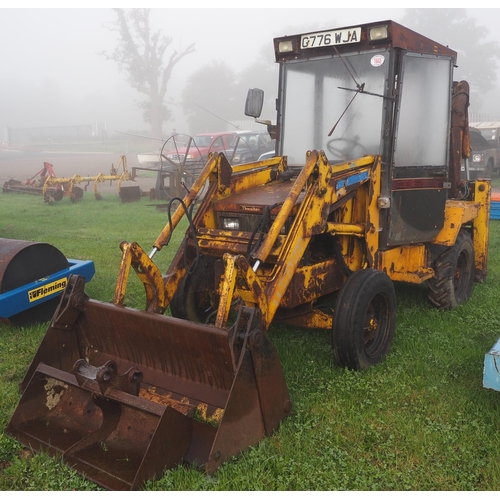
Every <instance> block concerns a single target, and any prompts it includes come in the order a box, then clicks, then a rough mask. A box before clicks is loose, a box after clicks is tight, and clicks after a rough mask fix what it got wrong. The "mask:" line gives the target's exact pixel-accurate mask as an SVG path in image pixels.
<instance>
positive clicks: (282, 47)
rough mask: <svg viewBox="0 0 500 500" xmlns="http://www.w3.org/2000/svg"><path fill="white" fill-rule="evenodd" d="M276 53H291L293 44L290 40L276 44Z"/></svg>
mask: <svg viewBox="0 0 500 500" xmlns="http://www.w3.org/2000/svg"><path fill="white" fill-rule="evenodd" d="M278 52H280V53H283V52H293V42H292V40H284V41H281V42H280V43H279V44H278Z"/></svg>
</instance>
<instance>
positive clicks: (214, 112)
mask: <svg viewBox="0 0 500 500" xmlns="http://www.w3.org/2000/svg"><path fill="white" fill-rule="evenodd" d="M238 104H239V105H240V109H241V112H240V114H241V115H243V106H244V103H237V102H236V74H235V72H234V71H233V70H232V69H231V68H230V67H229V66H228V65H227V64H226V63H225V62H221V61H212V62H211V63H210V64H207V65H205V66H202V67H201V68H200V69H199V70H198V71H196V72H195V73H193V74H192V75H191V76H190V77H189V78H188V81H187V84H186V87H185V88H184V90H183V91H182V107H183V109H184V114H185V116H186V119H187V122H188V124H189V130H190V131H191V132H192V133H193V134H196V133H200V132H214V131H219V130H226V128H227V124H228V122H231V119H233V120H234V119H235V118H234V117H235V116H238V115H235V109H236V107H237V106H238Z"/></svg>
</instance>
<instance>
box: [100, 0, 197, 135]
mask: <svg viewBox="0 0 500 500" xmlns="http://www.w3.org/2000/svg"><path fill="white" fill-rule="evenodd" d="M113 10H114V11H115V13H116V15H117V18H118V19H117V21H116V22H115V23H113V26H114V28H109V29H110V30H112V31H117V32H118V34H119V37H120V39H119V43H118V46H117V47H116V48H115V50H114V51H113V53H112V54H111V55H108V54H107V53H106V52H104V51H103V52H101V55H103V56H104V57H106V59H108V60H112V61H115V62H116V63H117V64H118V68H119V70H120V71H122V72H123V73H124V74H125V75H126V80H127V82H128V83H129V84H130V86H131V87H133V88H135V89H136V90H137V91H139V92H140V93H142V94H145V95H146V96H147V97H148V99H147V100H144V101H142V102H140V103H139V105H140V106H141V108H142V109H143V118H144V121H145V122H146V123H149V124H150V125H151V133H152V136H153V137H158V138H160V137H162V125H163V122H164V121H166V120H167V119H168V117H169V115H170V112H169V110H168V108H167V107H166V105H165V102H164V98H165V94H166V92H167V84H168V82H169V80H170V77H171V76H172V71H173V69H174V67H175V65H176V64H177V63H178V62H179V61H180V60H181V59H182V58H184V57H185V56H187V55H188V54H190V53H192V52H194V50H195V49H194V44H191V45H189V46H188V47H187V48H186V49H184V50H183V51H181V52H177V51H176V50H174V51H173V52H172V53H171V54H170V56H169V57H168V61H167V62H166V64H165V63H164V57H165V52H166V50H167V48H168V47H169V45H170V44H171V43H172V38H171V37H168V36H163V35H162V32H161V30H158V31H156V32H152V30H151V26H150V23H149V13H150V9H131V10H130V11H128V12H126V11H125V10H123V9H113Z"/></svg>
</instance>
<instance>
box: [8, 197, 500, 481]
mask: <svg viewBox="0 0 500 500" xmlns="http://www.w3.org/2000/svg"><path fill="white" fill-rule="evenodd" d="M150 203H151V202H150V201H149V200H147V199H145V198H143V199H141V201H140V202H138V203H133V204H121V203H120V201H119V198H118V196H117V195H112V194H109V195H104V196H103V200H102V201H99V202H97V201H95V200H94V198H93V197H92V196H91V195H89V194H87V195H86V196H84V198H83V199H82V200H81V201H80V202H79V203H76V204H72V203H71V202H70V201H69V200H68V199H64V200H62V201H61V202H59V203H58V204H55V205H52V206H49V205H46V204H44V203H43V201H42V199H41V198H40V197H35V196H27V195H24V196H23V195H12V194H0V213H1V214H2V215H1V216H0V237H2V238H12V239H25V240H32V241H43V242H48V243H51V244H53V245H54V246H56V247H57V248H59V249H60V250H61V251H62V252H63V253H64V254H65V255H66V256H67V257H69V258H75V259H84V260H87V259H90V260H93V261H94V262H95V266H96V275H95V277H94V278H93V279H92V281H91V282H90V283H89V284H88V285H87V287H86V293H87V294H88V295H89V296H90V297H92V298H94V299H98V300H101V301H105V302H109V301H111V299H112V296H113V291H114V286H115V280H116V276H117V272H118V268H119V262H120V258H121V252H120V250H119V243H120V242H121V241H123V240H127V241H137V242H138V243H139V244H140V245H141V246H142V247H143V248H145V249H149V248H150V247H151V245H152V243H153V242H154V240H155V239H156V236H157V235H158V233H159V232H160V230H161V229H162V228H163V226H164V225H165V224H166V222H167V216H166V214H165V213H163V212H159V211H157V210H155V208H154V207H152V206H149V205H150ZM490 229H491V233H490V253H489V272H488V278H487V280H486V281H485V283H483V284H481V285H477V284H476V285H475V287H474V292H473V296H472V298H471V300H470V301H469V302H468V303H466V304H464V305H462V306H461V307H459V308H457V309H455V310H453V311H448V312H439V311H437V310H435V309H432V308H431V307H430V306H429V305H428V303H427V300H426V287H425V286H410V285H403V284H397V285H396V293H397V300H398V312H397V326H396V335H395V339H394V342H393V345H392V348H391V351H390V353H389V355H388V357H387V358H386V359H385V361H384V362H383V363H382V364H380V365H378V366H376V367H374V368H372V369H370V370H368V371H366V372H352V371H349V370H346V369H340V368H338V367H336V366H335V365H334V363H333V357H332V353H331V347H330V341H329V332H327V331H309V330H305V329H300V328H293V327H284V326H272V327H271V328H270V330H269V332H268V335H269V337H270V338H271V340H272V341H273V343H274V344H275V345H276V347H277V350H278V352H279V355H280V359H281V363H282V366H283V370H284V372H285V376H286V380H287V383H288V387H289V390H290V394H291V398H292V401H293V412H292V414H291V416H290V417H289V418H287V419H286V420H285V421H284V422H283V423H282V424H281V426H280V428H279V430H278V431H277V432H276V433H275V434H274V435H272V436H271V437H269V438H267V439H265V440H264V441H262V442H261V443H260V444H259V445H258V446H256V447H254V448H251V449H249V450H247V451H246V452H245V453H243V454H242V455H240V456H238V457H234V458H233V459H231V460H229V461H228V462H226V463H225V464H224V465H223V466H222V467H221V468H220V469H219V470H218V471H217V473H216V474H214V475H213V476H206V475H205V474H203V473H202V472H200V471H198V470H196V469H193V468H190V467H187V466H179V467H177V468H176V469H174V470H170V471H167V472H166V473H165V474H164V476H163V477H161V478H160V479H158V480H156V481H153V482H149V483H147V485H146V489H148V490H177V491H179V490H247V491H248V490H455V491H456V490H498V489H500V393H497V392H494V391H491V390H486V389H483V388H482V370H483V359H484V354H485V353H486V352H487V351H488V350H489V349H490V348H491V347H492V345H493V344H494V343H495V341H496V340H497V338H498V337H499V336H500V318H499V314H498V312H499V307H498V305H499V303H500V222H499V221H491V228H490ZM181 237H182V234H176V235H175V237H174V239H173V241H172V242H171V244H170V246H169V247H168V248H167V249H164V250H162V251H161V252H160V253H159V254H158V255H157V257H155V262H157V264H158V265H159V267H160V269H163V270H165V269H166V266H167V264H168V262H169V260H170V258H171V257H172V254H173V252H174V251H175V250H176V248H177V244H178V241H179V239H180V238H181ZM143 302H144V294H143V288H142V285H141V284H140V283H139V280H138V279H137V278H135V276H132V277H131V280H130V285H129V295H128V296H127V305H131V306H132V307H137V308H141V307H142V306H143ZM46 327H47V325H46V324H42V325H38V326H32V327H24V328H16V327H11V326H7V325H1V324H0V375H1V378H0V431H1V435H0V489H1V490H3V491H5V490H23V491H27V490H97V489H99V488H98V487H97V486H96V485H95V484H94V483H92V482H90V481H87V480H85V479H83V478H82V477H80V476H79V475H78V474H77V473H76V472H74V471H73V470H72V469H69V468H68V467H66V466H65V465H64V464H63V463H61V462H60V461H58V460H56V459H53V458H50V457H49V456H48V455H43V454H42V455H32V454H31V453H30V452H29V451H26V450H24V449H23V448H22V447H21V446H20V445H19V444H18V443H17V441H15V440H14V439H12V438H11V437H9V436H7V435H5V433H4V429H5V427H6V426H7V424H8V422H9V420H10V417H11V415H12V412H13V411H14V409H15V407H16V405H17V403H18V401H19V393H18V389H17V387H18V384H19V382H20V381H21V379H22V377H23V376H24V373H25V371H26V369H27V366H28V364H29V363H30V361H31V359H32V357H33V355H34V353H35V351H36V349H37V347H38V345H39V343H40V341H41V339H42V337H43V335H44V333H45V330H46Z"/></svg>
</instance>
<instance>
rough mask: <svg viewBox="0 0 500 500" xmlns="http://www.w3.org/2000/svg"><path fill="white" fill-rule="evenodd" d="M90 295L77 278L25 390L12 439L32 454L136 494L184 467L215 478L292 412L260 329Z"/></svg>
mask: <svg viewBox="0 0 500 500" xmlns="http://www.w3.org/2000/svg"><path fill="white" fill-rule="evenodd" d="M83 287H84V282H83V281H82V279H81V278H79V277H76V276H72V277H71V280H70V284H69V285H68V287H67V288H66V290H65V292H64V294H63V296H62V298H61V303H60V305H59V308H58V310H57V311H56V313H55V315H54V318H53V319H52V322H51V324H50V326H49V328H48V330H47V332H46V334H45V337H44V339H43V341H42V343H41V345H40V347H39V349H38V352H37V353H36V355H35V358H34V359H33V362H32V364H31V366H30V368H29V369H28V372H27V374H26V376H25V378H24V380H23V382H22V383H21V388H22V389H23V393H22V396H21V400H20V402H19V405H18V407H17V408H16V410H15V412H14V415H13V416H12V419H11V421H10V423H9V425H8V427H7V432H8V433H10V434H11V435H13V436H14V437H16V438H17V439H18V440H19V441H20V442H21V443H22V444H24V445H25V446H28V447H30V448H32V449H33V450H35V451H42V450H46V451H48V452H49V453H51V454H53V455H57V456H60V455H62V457H63V458H64V460H65V462H66V463H67V464H68V465H70V466H71V467H73V468H74V469H76V470H77V471H79V472H80V473H82V474H84V475H85V476H86V477H88V478H89V479H90V480H92V481H94V482H96V483H97V484H100V485H102V486H104V487H105V488H109V489H115V490H128V489H138V488H139V487H140V486H141V485H142V484H143V483H144V482H145V481H147V480H149V479H153V478H154V477H155V476H158V475H160V474H161V473H162V471H163V470H164V469H166V468H172V467H174V466H176V465H177V464H180V463H183V462H186V463H191V464H193V465H195V466H201V467H204V469H205V470H206V471H207V472H209V473H211V472H213V471H215V469H216V468H217V467H218V466H219V465H220V464H221V463H222V462H223V461H224V460H226V459H227V458H229V457H230V456H232V455H235V454H237V453H239V452H241V451H243V450H244V449H245V448H247V447H248V446H251V445H254V444H256V443H257V442H258V441H260V440H261V439H262V438H264V437H265V436H266V435H269V434H270V433H271V432H272V431H273V430H274V429H276V427H277V426H278V425H279V423H280V421H281V420H282V419H283V418H284V417H285V416H286V415H287V414H288V413H289V411H290V400H289V396H288V390H287V387H286V384H285V380H284V376H283V373H282V370H281V365H280V362H279V359H278V356H277V354H276V351H275V349H274V346H273V345H272V344H271V343H270V342H269V340H268V339H267V338H266V336H265V335H263V334H261V332H260V331H258V330H257V329H255V330H251V328H249V329H248V330H247V332H245V334H244V335H238V334H237V333H231V334H230V333H229V332H228V331H227V330H223V329H218V328H215V327H211V326H206V325H200V324H197V323H192V322H189V321H185V320H180V319H176V318H172V317H167V316H162V315H159V314H156V313H149V312H143V311H138V310H135V309H129V308H126V307H123V306H117V305H114V304H108V303H102V302H98V301H94V300H91V299H89V298H88V297H87V296H86V295H85V294H84V293H83ZM243 323H244V322H243ZM247 323H248V325H250V326H251V325H252V324H255V323H254V322H253V321H252V318H249V321H248V322H247Z"/></svg>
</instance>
